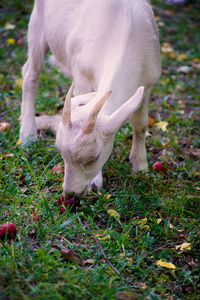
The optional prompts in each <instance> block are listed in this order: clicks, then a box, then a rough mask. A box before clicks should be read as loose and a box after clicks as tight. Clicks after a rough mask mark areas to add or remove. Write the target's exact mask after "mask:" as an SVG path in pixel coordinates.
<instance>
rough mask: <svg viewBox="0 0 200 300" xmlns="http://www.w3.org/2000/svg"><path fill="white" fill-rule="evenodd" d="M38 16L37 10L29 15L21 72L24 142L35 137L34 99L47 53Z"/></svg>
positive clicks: (21, 135) (22, 133)
mask: <svg viewBox="0 0 200 300" xmlns="http://www.w3.org/2000/svg"><path fill="white" fill-rule="evenodd" d="M38 14H39V12H38V11H37V10H33V13H32V15H31V20H30V23H29V30H28V60H27V62H26V63H25V65H24V67H23V70H22V76H23V85H22V106H21V120H22V123H21V128H20V139H21V140H24V139H25V138H26V137H28V136H29V135H32V136H34V137H37V128H36V123H35V98H36V94H37V91H38V86H39V80H40V73H41V69H42V66H43V63H44V59H45V56H46V53H47V51H48V45H47V42H46V38H45V35H44V30H43V24H42V22H41V16H39V15H38Z"/></svg>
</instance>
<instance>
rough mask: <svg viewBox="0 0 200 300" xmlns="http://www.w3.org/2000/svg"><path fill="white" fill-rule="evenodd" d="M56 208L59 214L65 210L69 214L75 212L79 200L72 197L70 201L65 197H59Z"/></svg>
mask: <svg viewBox="0 0 200 300" xmlns="http://www.w3.org/2000/svg"><path fill="white" fill-rule="evenodd" d="M58 206H59V207H60V211H61V212H65V210H66V208H67V209H68V210H70V211H71V212H75V211H76V207H78V206H80V200H79V199H78V198H75V197H72V198H71V199H70V198H69V196H67V195H63V194H62V195H61V196H60V197H59V198H58Z"/></svg>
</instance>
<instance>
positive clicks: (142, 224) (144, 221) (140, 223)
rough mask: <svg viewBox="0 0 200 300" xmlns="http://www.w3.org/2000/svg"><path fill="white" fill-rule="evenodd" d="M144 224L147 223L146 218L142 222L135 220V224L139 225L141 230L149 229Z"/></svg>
mask: <svg viewBox="0 0 200 300" xmlns="http://www.w3.org/2000/svg"><path fill="white" fill-rule="evenodd" d="M146 223H147V218H144V219H142V220H137V224H139V225H140V227H141V228H143V229H149V228H150V227H149V225H146Z"/></svg>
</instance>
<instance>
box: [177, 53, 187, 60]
mask: <svg viewBox="0 0 200 300" xmlns="http://www.w3.org/2000/svg"><path fill="white" fill-rule="evenodd" d="M186 58H187V55H186V54H185V53H182V54H180V55H179V56H177V60H178V61H182V60H184V59H186Z"/></svg>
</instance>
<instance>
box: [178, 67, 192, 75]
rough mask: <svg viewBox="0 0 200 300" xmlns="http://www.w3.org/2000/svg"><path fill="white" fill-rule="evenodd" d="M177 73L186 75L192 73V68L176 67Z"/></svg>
mask: <svg viewBox="0 0 200 300" xmlns="http://www.w3.org/2000/svg"><path fill="white" fill-rule="evenodd" d="M177 71H178V72H179V73H184V74H187V73H190V72H191V71H192V68H191V67H189V66H180V67H178V69H177Z"/></svg>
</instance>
